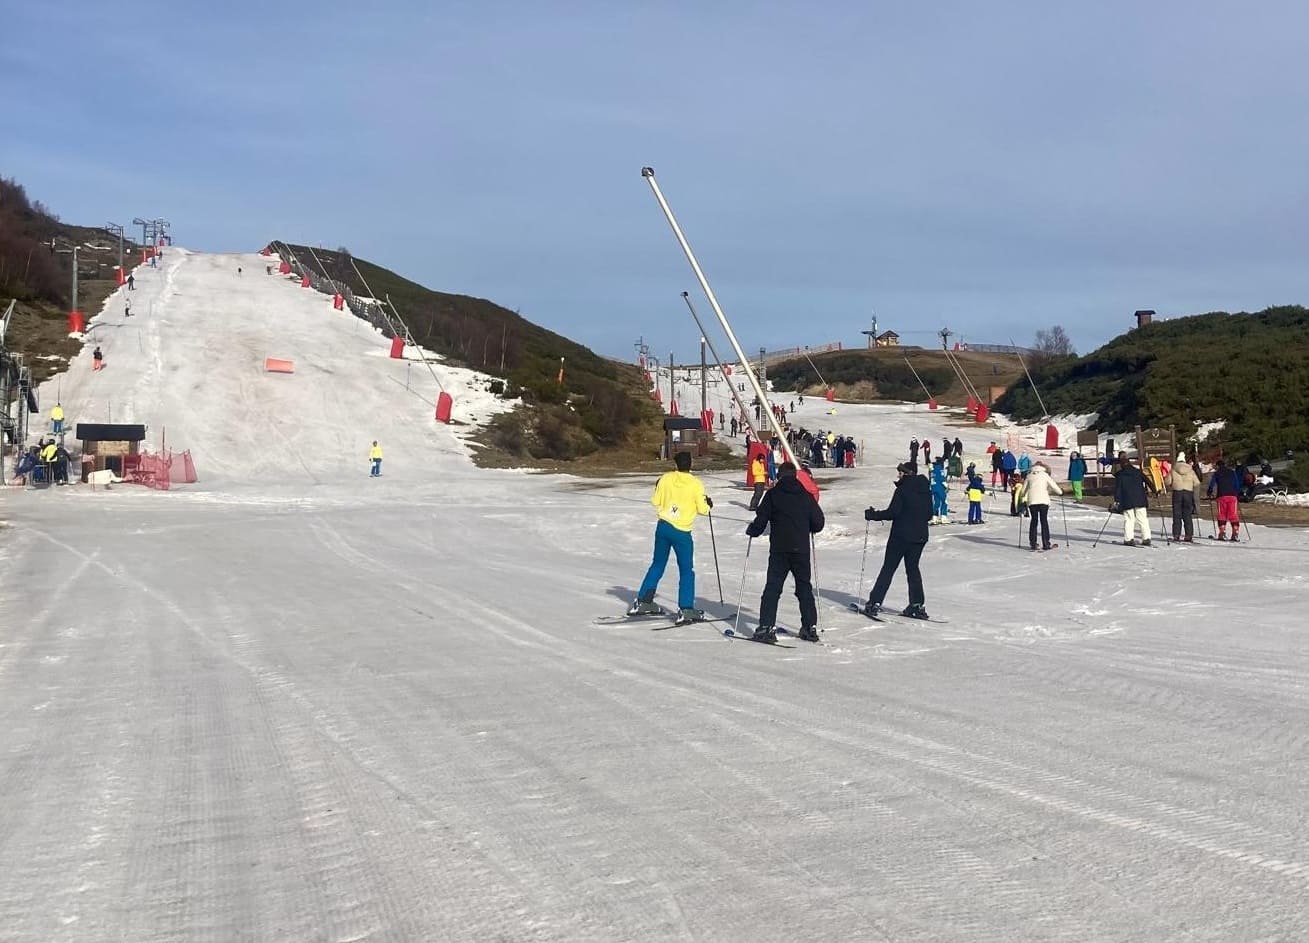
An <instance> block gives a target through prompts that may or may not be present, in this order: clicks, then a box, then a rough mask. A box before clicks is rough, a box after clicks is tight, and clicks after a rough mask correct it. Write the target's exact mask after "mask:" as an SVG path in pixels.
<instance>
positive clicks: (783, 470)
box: [777, 462, 795, 478]
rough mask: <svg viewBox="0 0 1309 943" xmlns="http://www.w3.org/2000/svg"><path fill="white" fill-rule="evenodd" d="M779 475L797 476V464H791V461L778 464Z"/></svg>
mask: <svg viewBox="0 0 1309 943" xmlns="http://www.w3.org/2000/svg"><path fill="white" fill-rule="evenodd" d="M777 477H778V478H794V477H795V466H794V465H793V464H791V463H790V462H783V463H782V464H780V465H778V466H777Z"/></svg>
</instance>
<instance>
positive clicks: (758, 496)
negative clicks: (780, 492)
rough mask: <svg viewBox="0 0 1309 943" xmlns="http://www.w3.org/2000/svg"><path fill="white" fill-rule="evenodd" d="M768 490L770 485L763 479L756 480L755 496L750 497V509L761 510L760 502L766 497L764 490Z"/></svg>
mask: <svg viewBox="0 0 1309 943" xmlns="http://www.w3.org/2000/svg"><path fill="white" fill-rule="evenodd" d="M767 490H768V485H766V484H764V483H763V482H762V481H757V482H755V486H754V497H753V498H751V499H750V510H752V511H757V510H759V502H760V501H762V500H763V499H764V492H765V491H767Z"/></svg>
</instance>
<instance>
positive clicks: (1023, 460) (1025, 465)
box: [1018, 452, 1032, 475]
mask: <svg viewBox="0 0 1309 943" xmlns="http://www.w3.org/2000/svg"><path fill="white" fill-rule="evenodd" d="M1018 470H1019V471H1020V472H1022V473H1023V474H1024V475H1026V474H1027V473H1028V472H1029V471H1031V470H1032V460H1031V459H1030V458H1028V457H1027V453H1026V452H1024V453H1023V454H1022V455H1020V456H1019V457H1018Z"/></svg>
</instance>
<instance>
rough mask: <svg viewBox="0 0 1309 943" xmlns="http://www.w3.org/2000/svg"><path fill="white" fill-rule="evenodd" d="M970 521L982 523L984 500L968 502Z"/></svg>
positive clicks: (971, 522)
mask: <svg viewBox="0 0 1309 943" xmlns="http://www.w3.org/2000/svg"><path fill="white" fill-rule="evenodd" d="M968 523H970V524H980V523H982V502H981V501H969V502H968Z"/></svg>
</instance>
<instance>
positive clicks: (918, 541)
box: [863, 462, 932, 619]
mask: <svg viewBox="0 0 1309 943" xmlns="http://www.w3.org/2000/svg"><path fill="white" fill-rule="evenodd" d="M896 472H897V473H898V474H899V476H900V477H899V479H898V480H897V481H896V483H895V495H894V496H893V497H892V498H891V503H890V504H889V505H887V507H886V509H885V510H882V511H879V510H877V509H876V508H871V507H870V508H868V510H866V511H864V520H866V521H890V522H891V536H890V538H889V539H888V540H887V541H886V555H885V556H884V557H883V558H882V570H881V572H880V573H878V574H877V581H876V582H875V583H873V589H872V592H871V593H869V594H868V603H867V605H865V606H864V609H863V612H864V615H866V616H868V617H869V618H873V619H875V618H877V614H878V613H879V612H881V611H882V602H883V600H885V599H886V591H887V590H888V589H890V588H891V580H892V579H893V578H894V577H895V571H896V570H898V569H899V568H900V563H901V561H904V573H905V578H906V579H907V580H908V581H909V606H908V608H907V609H905V610H904V612H903V613H901V615H906V616H910V617H912V618H914V619H926V618H928V615H927V609H926V605H927V597H926V596H925V595H924V593H923V574H922V573H921V572H920V571H919V569H918V561H919V559H921V558H922V555H923V548H924V547H926V546H927V522H928V521H930V520H931V519H932V493H931V489H930V488H929V487H928V485H927V479H926V478H924V477H923V476H922V475H920V474H918V469H917V468H916V467H915V466H913V465H911V464H910V463H908V462H902V463H901V464H900V465H898V466H897V467H896Z"/></svg>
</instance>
